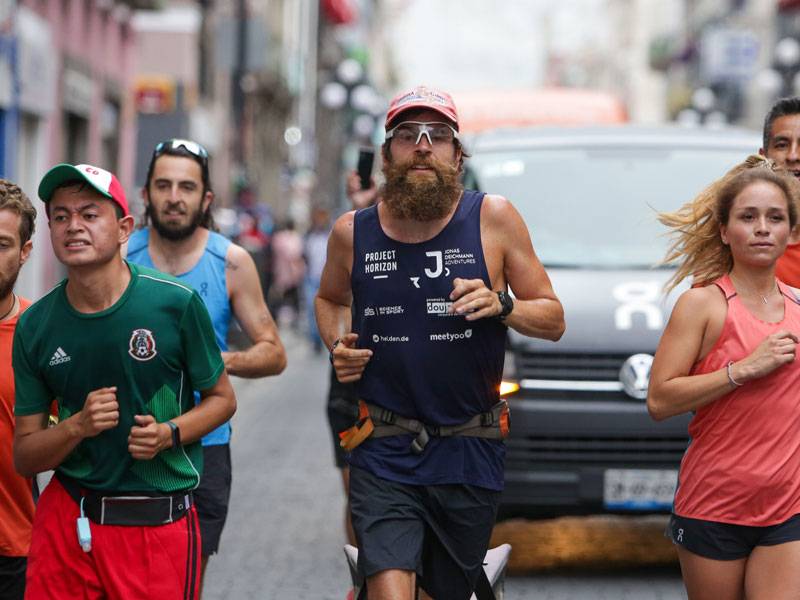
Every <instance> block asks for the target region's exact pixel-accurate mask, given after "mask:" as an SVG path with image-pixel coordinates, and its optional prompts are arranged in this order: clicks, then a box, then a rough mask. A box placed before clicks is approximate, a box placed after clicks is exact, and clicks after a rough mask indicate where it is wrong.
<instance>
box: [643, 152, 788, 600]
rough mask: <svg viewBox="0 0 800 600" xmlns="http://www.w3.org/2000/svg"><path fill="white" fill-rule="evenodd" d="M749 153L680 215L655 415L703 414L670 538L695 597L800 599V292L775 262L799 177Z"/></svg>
mask: <svg viewBox="0 0 800 600" xmlns="http://www.w3.org/2000/svg"><path fill="white" fill-rule="evenodd" d="M773 167H774V165H773V164H772V163H771V162H770V161H768V160H767V159H764V158H762V157H760V156H752V157H750V158H749V159H748V160H747V161H746V162H745V163H743V164H741V165H738V166H737V167H735V168H734V169H733V170H731V171H730V172H729V173H728V174H726V175H725V176H724V177H723V178H722V179H720V180H718V181H717V182H715V183H714V184H712V185H711V186H710V187H709V188H707V189H706V190H704V191H703V192H702V193H701V194H700V195H699V196H698V197H697V198H696V199H695V200H694V201H693V202H690V203H689V204H687V205H686V206H684V207H683V208H681V209H680V210H679V211H678V212H676V213H672V214H663V215H661V221H662V222H663V223H664V224H666V225H668V226H670V227H671V228H672V229H673V231H674V232H675V236H676V237H675V240H674V244H673V246H672V247H671V250H670V253H669V254H668V257H667V261H668V262H673V261H677V262H678V264H679V268H678V270H677V272H676V274H675V275H674V276H673V278H672V279H671V281H670V283H669V286H668V289H671V288H674V287H675V286H676V285H677V284H678V283H680V282H681V281H682V280H683V279H685V278H686V277H687V276H693V278H694V283H695V287H693V288H692V289H689V290H687V291H686V292H684V293H683V294H682V295H681V296H680V298H679V299H678V302H677V303H676V305H675V307H674V309H673V311H672V316H671V317H670V320H669V323H668V324H667V327H666V329H665V330H664V333H663V335H662V338H661V342H660V343H659V346H658V350H657V352H656V356H655V360H654V362H653V368H652V374H651V376H650V387H649V393H648V399H647V405H648V409H649V410H650V413H651V415H652V416H653V417H654V418H655V419H656V420H661V419H664V418H667V417H671V416H674V415H680V414H683V413H687V412H692V413H693V417H692V421H691V423H690V424H689V435H690V436H691V440H692V441H691V444H690V445H689V447H688V449H687V450H686V454H685V456H684V457H683V460H682V461H681V467H680V473H679V478H678V489H677V492H676V495H675V501H674V504H673V514H672V517H671V519H670V523H669V526H668V534H669V536H670V537H671V539H672V541H673V542H674V543H675V544H676V546H677V549H678V557H679V558H680V563H681V571H682V573H683V580H684V583H685V585H686V589H687V592H688V594H689V598H690V600H705V599H708V600H734V599H735V600H741V599H742V598H744V597H745V596H746V597H747V598H769V599H770V600H781V599H786V600H789V599H796V598H800V422H799V421H798V419H800V395H798V393H797V390H798V388H800V363H798V362H797V361H796V360H795V352H796V347H797V342H798V334H800V304H799V303H800V300H798V296H797V293H798V291H797V290H794V289H792V288H790V287H788V286H786V285H785V284H784V283H783V282H781V281H779V280H778V279H776V277H775V263H776V261H777V260H778V257H780V256H781V254H782V253H783V251H784V249H785V248H786V245H787V242H788V241H789V236H790V233H791V231H792V229H793V228H794V227H795V225H796V224H797V202H798V200H800V189H799V187H798V182H797V180H796V179H795V178H794V177H792V176H791V175H789V174H787V173H786V172H784V171H773Z"/></svg>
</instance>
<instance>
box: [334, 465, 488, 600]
mask: <svg viewBox="0 0 800 600" xmlns="http://www.w3.org/2000/svg"><path fill="white" fill-rule="evenodd" d="M499 500H500V492H497V491H494V490H488V489H485V488H480V487H476V486H471V485H429V486H421V485H408V484H404V483H397V482H394V481H387V480H385V479H381V478H379V477H375V476H374V475H372V474H371V473H369V472H368V471H365V470H364V469H360V468H358V467H351V468H350V507H351V513H352V517H353V529H354V530H355V534H356V540H357V542H358V569H359V572H360V573H361V574H362V575H364V576H365V577H370V576H372V575H375V574H376V573H378V572H380V571H385V570H387V569H401V570H405V571H415V572H416V573H417V576H418V580H419V584H420V587H422V589H424V590H425V591H426V592H428V594H429V595H431V596H432V597H433V598H437V599H438V598H447V600H469V597H470V596H471V595H472V590H473V587H474V586H475V582H476V580H477V577H478V575H479V574H480V569H482V568H483V559H484V557H485V555H486V550H487V548H488V546H489V538H490V537H491V534H492V528H493V526H494V522H495V517H496V516H497V505H498V502H499Z"/></svg>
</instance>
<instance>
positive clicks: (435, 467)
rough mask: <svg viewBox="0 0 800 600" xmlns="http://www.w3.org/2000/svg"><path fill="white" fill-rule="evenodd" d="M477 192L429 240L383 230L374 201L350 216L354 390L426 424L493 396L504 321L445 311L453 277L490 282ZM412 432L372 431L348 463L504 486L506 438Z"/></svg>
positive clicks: (452, 417) (412, 479)
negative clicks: (416, 448)
mask: <svg viewBox="0 0 800 600" xmlns="http://www.w3.org/2000/svg"><path fill="white" fill-rule="evenodd" d="M482 202H483V194H482V193H479V192H474V191H465V192H464V193H463V195H462V198H461V200H460V202H459V205H458V208H457V209H456V212H455V214H454V215H453V217H452V219H451V220H450V222H449V223H448V224H447V225H446V226H445V228H444V229H443V230H442V231H441V232H440V233H439V234H438V235H436V236H435V237H434V238H433V239H431V240H429V241H427V242H421V243H418V244H407V243H403V242H398V241H395V240H393V239H391V238H389V237H388V236H387V235H386V234H385V233H384V232H383V229H382V228H381V224H380V220H379V218H378V210H377V206H372V207H370V208H365V209H363V210H360V211H358V212H357V213H356V214H355V218H354V223H353V272H352V280H351V283H352V289H353V307H354V315H353V331H355V332H356V333H358V334H359V340H358V346H359V347H360V348H370V349H371V350H372V351H373V355H372V358H371V359H370V361H369V363H368V364H367V368H366V369H365V370H364V374H363V376H362V378H361V380H360V381H359V382H358V388H359V396H360V397H361V398H362V399H364V400H366V401H367V402H370V403H372V404H376V405H378V406H381V407H383V408H388V409H389V410H392V411H394V412H396V413H397V414H399V415H402V416H405V417H409V418H414V419H419V420H420V421H422V422H424V423H427V424H429V425H456V424H459V423H464V422H465V421H468V420H469V419H470V418H472V417H473V416H474V415H476V414H479V413H482V412H485V411H487V410H489V409H490V408H491V407H492V406H493V405H494V404H496V403H497V402H498V401H499V386H500V379H501V376H502V373H503V358H504V351H505V335H506V327H505V326H504V325H503V324H502V323H500V322H499V321H497V320H496V319H479V320H477V321H472V322H470V321H467V320H466V319H465V318H464V317H463V316H458V315H451V314H450V313H449V312H448V309H449V308H450V306H451V304H452V303H451V301H450V299H449V296H450V292H452V291H453V279H455V278H456V277H462V278H465V279H483V281H484V282H485V283H486V286H487V287H489V288H491V282H490V280H489V273H488V271H487V269H486V263H485V261H484V257H483V247H482V245H481V227H480V213H481V204H482ZM412 438H413V436H412V435H411V434H408V435H399V436H391V437H386V438H380V439H368V440H367V441H365V442H364V443H363V444H361V446H359V447H358V448H356V449H355V450H354V451H353V452H352V453H351V454H350V455H349V456H348V461H349V462H350V464H351V465H354V466H356V467H360V468H363V469H366V470H368V471H370V472H371V473H373V474H374V475H377V476H378V477H383V478H385V479H389V480H392V481H399V482H401V483H410V484H420V485H434V484H451V483H461V484H471V485H477V486H481V487H485V488H489V489H493V490H501V489H503V463H504V459H505V443H504V442H502V441H499V440H488V439H482V438H471V437H458V436H456V437H449V438H438V437H432V438H431V440H430V442H429V443H428V445H427V447H426V448H425V450H424V452H423V453H422V454H420V455H416V454H413V453H412V452H411V450H410V449H409V444H410V443H411V440H412Z"/></svg>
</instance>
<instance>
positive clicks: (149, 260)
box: [128, 139, 286, 595]
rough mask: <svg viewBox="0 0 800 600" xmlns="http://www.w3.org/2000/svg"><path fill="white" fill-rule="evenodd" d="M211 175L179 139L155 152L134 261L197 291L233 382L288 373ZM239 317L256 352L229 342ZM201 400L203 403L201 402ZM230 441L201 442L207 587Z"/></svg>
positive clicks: (251, 266) (223, 509)
mask: <svg viewBox="0 0 800 600" xmlns="http://www.w3.org/2000/svg"><path fill="white" fill-rule="evenodd" d="M208 172H209V171H208V153H207V152H206V150H205V148H203V147H202V146H201V145H199V144H197V143H196V142H192V141H189V140H180V139H172V140H167V141H165V142H161V143H160V144H158V145H157V146H156V147H155V150H154V151H153V155H152V157H151V159H150V165H149V166H148V170H147V180H146V181H145V186H144V188H143V189H142V199H143V200H144V204H145V211H146V213H145V214H146V216H147V221H146V222H147V223H149V225H147V226H145V227H143V228H141V229H139V230H138V231H136V232H135V233H134V234H133V235H132V236H131V239H130V242H129V243H128V260H130V261H131V262H133V263H136V264H141V265H144V266H146V267H150V268H156V269H158V270H159V271H161V272H163V273H168V274H170V275H173V276H175V277H177V278H178V279H179V280H180V281H181V282H183V283H185V284H188V285H190V286H191V287H193V288H194V289H195V290H197V292H198V293H199V294H200V298H201V299H202V300H203V302H204V303H205V306H206V307H207V309H208V312H209V314H210V315H211V322H212V324H213V326H214V334H215V337H216V341H217V344H218V345H219V347H220V348H221V349H222V358H223V360H224V361H225V369H226V370H227V372H228V373H229V374H230V375H235V376H238V377H248V378H257V377H265V376H267V375H276V374H278V373H280V372H281V371H283V369H284V368H285V366H286V353H285V351H284V348H283V344H282V343H281V340H280V337H279V336H278V330H277V327H276V326H275V322H274V321H273V319H272V315H270V312H269V310H268V309H267V306H266V304H265V302H264V294H263V293H262V290H261V285H260V282H259V277H258V272H257V271H256V266H255V263H254V262H253V259H252V258H251V256H250V255H249V254H248V253H247V251H246V250H244V249H243V248H242V247H241V246H237V245H236V244H232V243H231V242H230V240H228V239H226V238H225V237H223V236H221V235H220V234H218V233H216V232H215V231H212V229H213V221H212V220H211V204H212V202H213V200H214V193H213V191H212V190H211V184H210V182H209V174H208ZM234 317H235V318H236V320H237V321H238V323H239V325H241V327H242V329H243V330H244V332H245V334H247V336H248V337H249V339H250V340H251V345H250V346H249V347H247V348H244V349H242V350H236V351H232V350H229V349H228V343H227V338H228V328H229V326H230V323H231V319H232V318H234ZM195 398H196V400H199V395H198V394H195ZM230 442H231V424H230V422H225V423H221V424H220V425H219V427H217V428H216V429H214V430H213V431H211V432H208V433H207V434H206V435H205V436H203V439H202V446H203V465H204V470H203V476H202V478H201V480H200V485H199V487H198V488H197V489H196V490H195V492H194V495H195V504H196V506H197V515H198V517H199V520H200V532H201V533H202V551H201V554H202V563H201V585H202V581H203V580H204V578H205V571H206V566H207V564H208V560H209V557H210V556H211V555H212V554H216V553H217V551H218V550H219V542H220V537H221V536H222V530H223V528H224V526H225V520H226V518H227V515H228V504H229V501H230V493H231V480H232V465H231V450H230ZM201 592H202V588H201ZM201 595H202V594H201Z"/></svg>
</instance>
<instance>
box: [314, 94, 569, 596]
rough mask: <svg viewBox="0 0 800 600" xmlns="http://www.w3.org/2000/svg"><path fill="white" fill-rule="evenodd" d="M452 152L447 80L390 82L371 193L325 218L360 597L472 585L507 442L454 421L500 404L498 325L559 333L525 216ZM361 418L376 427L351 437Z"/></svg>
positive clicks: (457, 150)
mask: <svg viewBox="0 0 800 600" xmlns="http://www.w3.org/2000/svg"><path fill="white" fill-rule="evenodd" d="M463 156H464V151H463V149H462V147H461V144H460V141H459V139H458V114H457V111H456V107H455V105H454V103H453V100H452V98H451V97H450V96H449V94H446V93H444V92H441V91H438V90H434V89H431V88H426V87H417V88H414V89H412V90H410V91H408V92H405V93H403V94H400V95H399V96H397V97H396V98H395V99H394V100H393V101H392V103H391V105H390V107H389V111H388V113H387V117H386V142H385V144H384V146H383V148H382V158H383V172H384V175H385V179H386V183H385V184H384V186H383V187H382V189H381V193H380V199H381V200H380V202H379V203H378V204H377V205H375V206H372V207H369V208H365V209H362V210H359V211H353V212H348V213H346V214H345V215H343V216H342V217H341V218H339V219H338V220H337V222H336V224H335V225H334V228H333V231H332V233H331V236H330V239H329V242H328V257H327V263H326V265H325V270H324V272H323V275H322V280H321V284H320V288H319V293H318V295H317V298H316V311H317V322H318V325H319V330H320V332H321V334H322V337H323V340H324V341H325V343H326V344H327V345H328V347H329V348H330V349H331V361H332V363H333V365H334V368H335V369H336V374H337V377H338V379H339V380H340V381H342V382H353V381H356V382H358V384H357V385H358V390H359V397H360V399H361V400H362V401H363V405H362V416H363V417H365V419H363V420H362V422H361V425H362V427H361V428H359V427H356V428H354V430H353V431H352V432H348V436H347V437H346V438H343V439H345V441H347V443H351V442H352V444H351V448H352V450H351V451H350V452H349V454H348V455H347V460H348V463H349V464H350V468H351V475H350V503H351V516H352V520H353V528H354V530H355V533H356V539H357V541H358V547H359V564H358V567H359V571H360V573H361V574H362V575H363V576H365V577H366V588H367V595H368V596H367V597H368V598H369V599H371V600H375V599H378V598H389V597H391V598H404V599H407V600H411V599H412V598H413V597H414V590H415V588H416V586H417V584H418V585H419V587H420V588H421V589H422V590H423V596H422V597H423V598H426V597H427V598H434V599H435V600H443V599H447V600H461V599H463V600H467V599H468V598H469V597H470V595H471V594H472V592H473V589H474V588H475V585H476V583H477V582H478V580H479V578H480V577H481V575H482V561H483V558H484V555H485V553H486V549H487V546H488V544H489V537H490V535H491V531H492V527H493V525H494V520H495V516H496V512H497V504H498V500H499V496H500V492H501V491H502V488H503V469H504V459H505V443H504V441H503V439H501V437H500V436H493V435H492V433H494V432H496V428H495V429H494V430H493V429H492V428H491V427H489V426H486V427H485V429H486V431H485V433H486V435H483V434H482V433H480V432H479V433H477V434H476V435H472V434H468V433H465V431H466V429H468V428H469V425H470V424H474V423H476V422H477V423H478V425H477V427H473V428H472V431H473V432H474V431H477V430H480V429H481V427H483V425H481V423H483V421H482V420H481V419H480V416H481V415H484V416H488V415H490V414H493V413H492V411H493V410H495V408H496V407H498V406H500V405H501V404H502V403H500V402H499V400H500V398H499V385H500V379H501V375H502V371H503V358H504V348H505V337H506V329H507V327H511V328H513V329H515V330H516V331H518V332H520V333H522V334H524V335H528V336H533V337H539V338H544V339H549V340H554V341H555V340H558V339H559V338H560V337H561V335H562V334H563V332H564V327H565V326H564V313H563V309H562V306H561V303H560V302H559V300H558V298H557V297H556V295H555V293H554V291H553V288H552V286H551V284H550V280H549V278H548V276H547V274H546V273H545V270H544V268H543V267H542V265H541V263H540V262H539V260H538V258H537V257H536V254H535V252H534V250H533V246H532V244H531V240H530V236H529V233H528V228H527V226H526V225H525V223H524V222H523V220H522V218H521V217H520V215H519V213H518V212H517V211H516V209H515V208H514V207H513V206H512V204H511V203H510V202H509V201H508V200H506V199H505V198H503V197H500V196H493V195H489V194H486V195H484V194H483V193H478V192H474V191H468V190H467V191H465V190H463V188H462V187H461V185H460V183H459V174H460V171H461V166H462V160H463ZM509 288H510V289H511V290H512V291H513V294H514V299H513V300H512V299H511V296H510V295H509V294H508V290H509ZM351 307H352V315H353V316H352V318H351ZM367 414H368V415H369V417H368V418H366V415H367ZM365 422H368V423H369V424H370V425H372V424H373V423H374V424H375V429H374V431H373V432H372V433H371V434H370V435H369V436H368V437H366V439H364V440H363V441H360V438H359V435H362V434H363V435H365V434H366V432H368V431H369V428H367V427H364V426H363V425H364V423H365ZM390 422H391V425H390ZM486 422H487V423H488V422H489V420H487V421H486ZM423 424H424V425H423ZM415 427H416V429H415ZM351 433H352V434H353V437H349V436H350V434H351ZM356 438H358V439H359V441H358V442H353V440H354V439H356ZM348 440H349V441H348ZM425 594H427V596H426V595H425Z"/></svg>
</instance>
